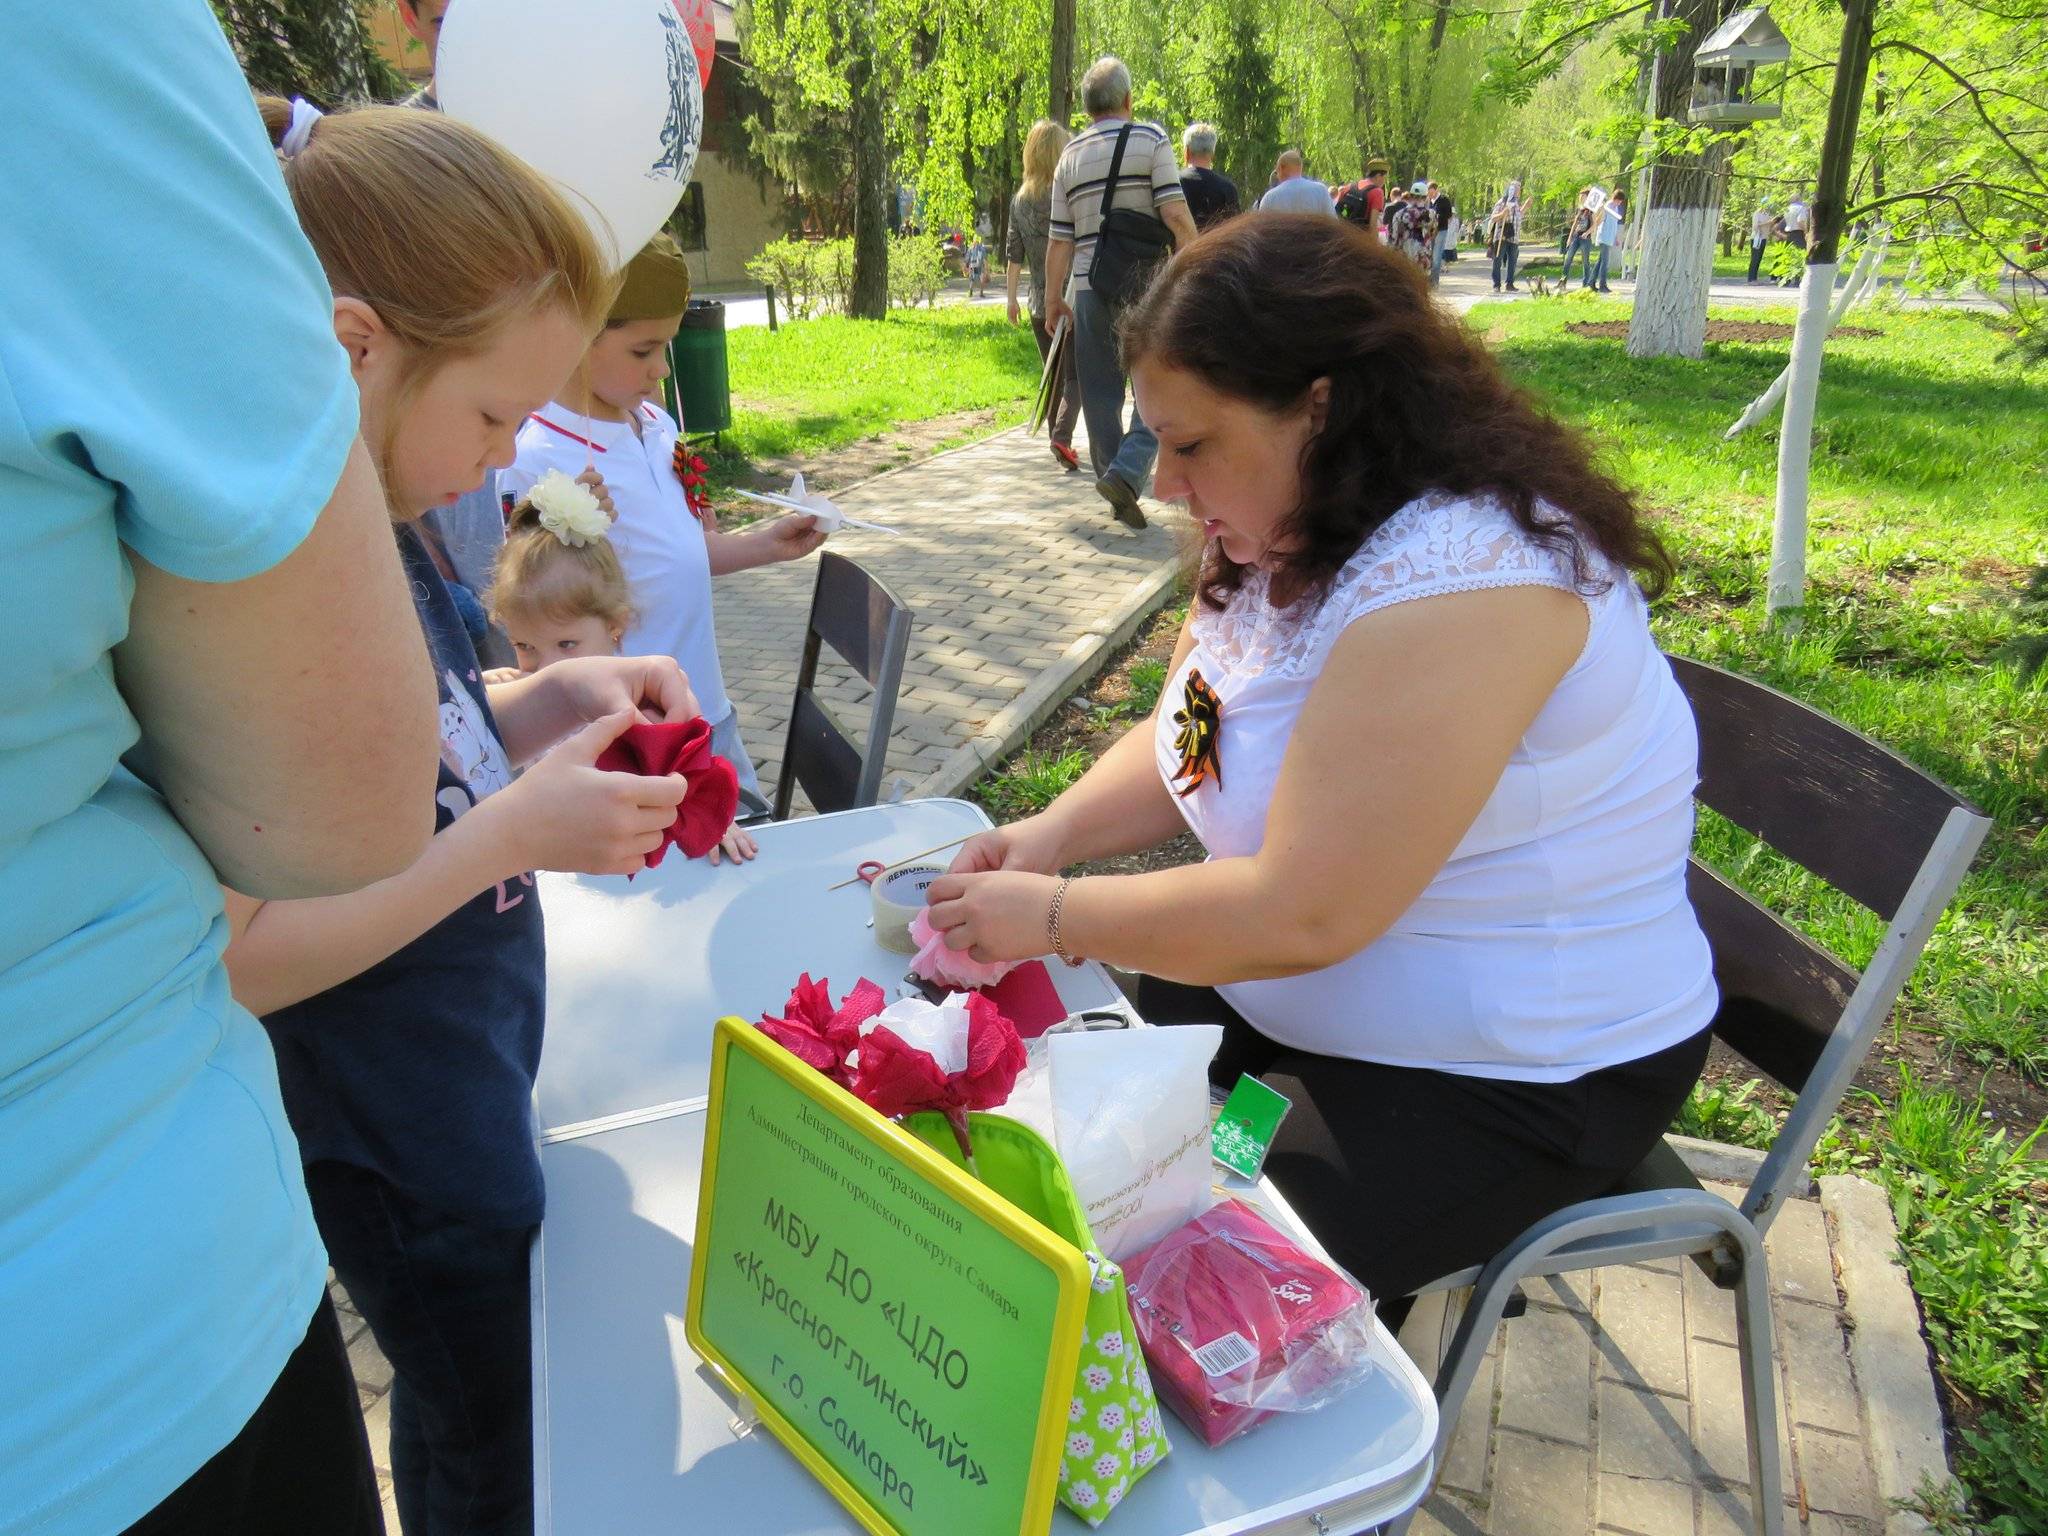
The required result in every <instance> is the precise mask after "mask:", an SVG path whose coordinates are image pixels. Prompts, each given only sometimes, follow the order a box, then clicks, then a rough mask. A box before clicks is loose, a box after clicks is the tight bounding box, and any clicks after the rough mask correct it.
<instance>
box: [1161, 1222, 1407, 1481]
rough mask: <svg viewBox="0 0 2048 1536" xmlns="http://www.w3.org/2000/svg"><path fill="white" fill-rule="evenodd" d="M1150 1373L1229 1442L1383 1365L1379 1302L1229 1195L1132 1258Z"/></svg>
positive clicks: (1210, 1437) (1167, 1394)
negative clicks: (1377, 1349) (1378, 1347)
mask: <svg viewBox="0 0 2048 1536" xmlns="http://www.w3.org/2000/svg"><path fill="white" fill-rule="evenodd" d="M1124 1274H1125V1277H1126V1279H1127V1281H1128V1282H1129V1285H1130V1290H1131V1307H1132V1311H1133V1313H1134V1315H1135V1317H1136V1321H1137V1327H1138V1339H1139V1342H1140V1343H1141V1344H1142V1345H1143V1346H1144V1350H1145V1358H1146V1359H1147V1360H1149V1361H1151V1363H1152V1377H1153V1381H1154V1382H1155V1384H1156V1385H1157V1387H1158V1389H1159V1395H1160V1396H1161V1397H1163V1398H1165V1399H1166V1401H1167V1403H1168V1405H1169V1406H1171V1407H1172V1409H1173V1411H1174V1412H1175V1413H1177V1414H1179V1415H1180V1417H1181V1419H1182V1421H1183V1422H1184V1423H1186V1424H1187V1425H1188V1426H1189V1427H1190V1428H1192V1429H1194V1430H1196V1431H1197V1432H1198V1433H1200V1434H1201V1436H1202V1437H1203V1438H1204V1439H1205V1440H1207V1441H1208V1442H1209V1444H1211V1445H1221V1444H1222V1443H1223V1442H1224V1441H1226V1440H1228V1439H1230V1438H1231V1437H1232V1436H1234V1435H1240V1434H1243V1433H1244V1432H1245V1431H1246V1430H1247V1429H1250V1428H1251V1427H1252V1426H1253V1425H1254V1424H1258V1423H1261V1422H1262V1421H1264V1420H1266V1419H1268V1418H1271V1417H1272V1416H1273V1415H1274V1414H1276V1413H1307V1412H1310V1411H1312V1410H1314V1409H1317V1408H1320V1407H1322V1406H1323V1405H1324V1404H1326V1403H1329V1402H1332V1401H1334V1400H1335V1399H1337V1398H1339V1397H1341V1396H1343V1395H1344V1394H1345V1393H1346V1392H1348V1391H1350V1390H1351V1389H1352V1388H1353V1387H1355V1386H1357V1385H1359V1384H1360V1383H1361V1382H1363V1381H1365V1380H1366V1379H1367V1378H1368V1377H1370V1376H1371V1375H1372V1373H1373V1372H1374V1371H1375V1370H1377V1369H1379V1367H1378V1366H1377V1365H1376V1364H1374V1362H1373V1359H1372V1341H1373V1313H1372V1298H1371V1297H1370V1296H1368V1295H1367V1294H1366V1293H1365V1289H1364V1287H1362V1286H1361V1285H1359V1283H1358V1282H1357V1281H1356V1280H1353V1279H1352V1278H1351V1277H1350V1276H1349V1275H1347V1274H1345V1273H1344V1272H1343V1271H1342V1270H1339V1269H1336V1268H1334V1267H1333V1266H1331V1265H1329V1264H1326V1263H1324V1262H1323V1261H1322V1260H1321V1259H1318V1258H1316V1257H1315V1256H1314V1255H1313V1254H1311V1253H1309V1252H1307V1251H1306V1250H1305V1249H1303V1248H1302V1247H1301V1246H1300V1245H1299V1244H1297V1243H1295V1242H1294V1241H1293V1240H1292V1239H1291V1238H1289V1237H1287V1236H1285V1235H1284V1234H1283V1233H1281V1232H1280V1231H1279V1230H1278V1229H1277V1228H1275V1227H1274V1226H1273V1224H1272V1223H1271V1222H1270V1221H1268V1220H1267V1219H1266V1217H1265V1216H1264V1215H1263V1214H1262V1213H1261V1212H1259V1211H1257V1210H1255V1209H1254V1208H1253V1207H1251V1206H1249V1205H1247V1204H1245V1203H1244V1202H1243V1201H1241V1200H1225V1201H1223V1202H1221V1203H1220V1204H1218V1205H1216V1206H1213V1207H1212V1208H1210V1209H1209V1210H1207V1211H1205V1212H1204V1213H1203V1214H1202V1215H1200V1216H1198V1217H1196V1218H1195V1219H1194V1220H1193V1221H1191V1222H1189V1223H1187V1225H1185V1226H1183V1227H1181V1228H1180V1229H1179V1230H1178V1231H1175V1232H1172V1233H1170V1234H1168V1235H1167V1236H1166V1237H1165V1238H1163V1239H1162V1240H1161V1241H1159V1242H1158V1243H1156V1244H1154V1245H1153V1246H1152V1247H1151V1248H1148V1249H1147V1250H1145V1252H1143V1253H1141V1254H1138V1255H1136V1256H1135V1257H1134V1258H1132V1259H1131V1260H1130V1261H1129V1262H1128V1263H1127V1264H1125V1266H1124Z"/></svg>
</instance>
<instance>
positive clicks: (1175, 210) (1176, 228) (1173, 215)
mask: <svg viewBox="0 0 2048 1536" xmlns="http://www.w3.org/2000/svg"><path fill="white" fill-rule="evenodd" d="M1159 217H1160V218H1162V219H1164V220H1165V221H1166V227H1167V228H1168V229H1170V230H1172V231H1173V248H1174V249H1175V250H1179V249H1181V248H1182V247H1183V246H1185V245H1186V244H1187V243H1188V242H1189V241H1190V240H1192V239H1194V238H1195V216H1194V215H1193V214H1191V213H1189V212H1188V203H1187V199H1186V198H1182V199H1180V201H1178V202H1169V203H1161V204H1160V205H1159Z"/></svg>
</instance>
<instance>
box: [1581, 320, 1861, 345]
mask: <svg viewBox="0 0 2048 1536" xmlns="http://www.w3.org/2000/svg"><path fill="white" fill-rule="evenodd" d="M1565 329H1566V330H1568V331H1570V332H1571V333H1572V334H1573V335H1574V336H1601V337H1607V338H1611V339H1614V340H1620V339H1622V338H1625V337H1626V336H1627V335H1628V322H1627V321H1626V320H1571V321H1567V322H1566V324H1565ZM1831 334H1833V335H1835V336H1848V337H1856V338H1860V337H1866V336H1882V335H1883V334H1884V332H1883V331H1874V330H1872V329H1871V328H1870V327H1869V326H1867V325H1838V326H1836V327H1835V329H1834V331H1833V332H1832V333H1831ZM1791 339H1792V327H1791V326H1789V325H1785V324H1782V323H1780V322H1779V321H1776V320H1709V321H1708V322H1707V340H1709V341H1790V340H1791Z"/></svg>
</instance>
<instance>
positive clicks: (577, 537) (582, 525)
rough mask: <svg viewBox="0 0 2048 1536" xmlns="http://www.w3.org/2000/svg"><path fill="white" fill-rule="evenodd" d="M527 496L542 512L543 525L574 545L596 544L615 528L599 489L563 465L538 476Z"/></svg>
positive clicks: (529, 502) (565, 541)
mask: <svg viewBox="0 0 2048 1536" xmlns="http://www.w3.org/2000/svg"><path fill="white" fill-rule="evenodd" d="M526 500H527V502H528V504H530V505H531V506H532V508H533V510H534V512H535V513H536V514H538V516H539V518H540V525H541V527H543V528H545V529H547V531H548V532H549V533H552V534H553V535H554V536H555V537H556V538H558V539H560V540H561V541H562V542H563V543H564V544H566V545H568V546H569V547H570V548H571V549H581V548H582V547H583V546H584V545H586V544H595V543H596V542H597V541H598V540H599V539H601V538H603V537H605V535H606V534H608V533H610V532H611V526H612V524H611V519H610V518H608V517H606V516H605V515H604V507H603V506H602V505H601V504H600V503H599V501H598V499H597V493H596V492H595V491H593V490H592V489H591V488H590V487H589V486H587V485H585V484H583V483H582V482H581V481H580V480H572V479H571V478H570V477H569V476H567V475H565V474H563V473H562V471H561V470H559V469H551V470H549V471H548V472H547V473H546V474H544V475H542V476H541V477H540V479H538V480H536V481H535V482H534V483H533V489H532V490H530V491H528V492H527V493H526Z"/></svg>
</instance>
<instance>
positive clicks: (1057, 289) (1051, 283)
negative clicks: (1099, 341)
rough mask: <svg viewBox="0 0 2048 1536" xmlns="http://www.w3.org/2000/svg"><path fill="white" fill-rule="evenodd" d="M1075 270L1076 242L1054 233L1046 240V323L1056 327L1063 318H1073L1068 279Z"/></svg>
mask: <svg viewBox="0 0 2048 1536" xmlns="http://www.w3.org/2000/svg"><path fill="white" fill-rule="evenodd" d="M1073 271H1074V242H1073V241H1072V240H1069V239H1062V238H1061V237H1060V236H1058V235H1054V236H1053V237H1052V238H1051V239H1049V240H1047V241H1046V242H1045V323H1046V324H1047V325H1048V326H1051V327H1053V328H1055V329H1057V328H1058V326H1059V323H1060V321H1061V320H1063V319H1065V320H1068V321H1071V320H1072V317H1073V313H1074V311H1073V309H1072V308H1071V307H1070V306H1069V305H1068V303H1067V279H1068V278H1069V277H1070V276H1071V275H1072V274H1073Z"/></svg>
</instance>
